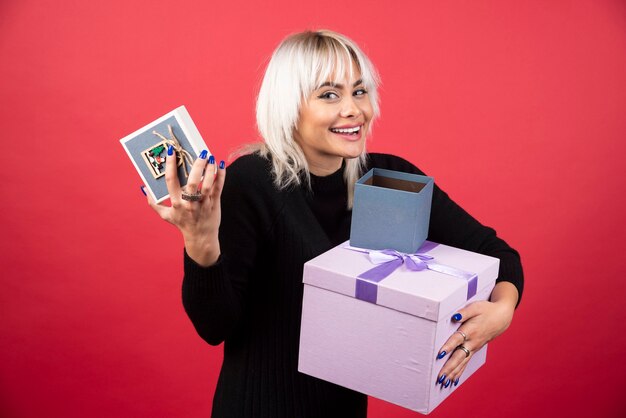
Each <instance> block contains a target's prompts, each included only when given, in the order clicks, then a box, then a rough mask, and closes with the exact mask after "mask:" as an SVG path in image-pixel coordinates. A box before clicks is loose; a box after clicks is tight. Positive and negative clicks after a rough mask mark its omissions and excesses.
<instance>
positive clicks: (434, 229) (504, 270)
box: [371, 154, 524, 305]
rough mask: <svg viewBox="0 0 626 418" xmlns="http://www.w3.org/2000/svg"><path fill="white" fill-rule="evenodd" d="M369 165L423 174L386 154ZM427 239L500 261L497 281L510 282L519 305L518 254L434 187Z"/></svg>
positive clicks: (521, 275)
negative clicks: (516, 294) (517, 297)
mask: <svg viewBox="0 0 626 418" xmlns="http://www.w3.org/2000/svg"><path fill="white" fill-rule="evenodd" d="M371 161H372V166H374V167H381V168H383V166H384V168H388V169H391V170H396V171H403V172H407V173H413V174H421V175H425V174H424V172H422V171H421V170H420V169H418V168H417V167H415V166H414V165H413V164H411V163H409V162H408V161H406V160H404V159H402V158H399V157H395V156H392V155H385V154H371ZM428 239H429V240H431V241H434V242H438V243H441V244H445V245H450V246H453V247H457V248H462V249H465V250H468V251H474V252H477V253H481V254H485V255H489V256H492V257H496V258H498V259H500V269H499V272H498V279H497V280H496V282H503V281H506V282H510V283H512V284H513V285H514V286H515V287H516V288H517V291H518V294H519V299H518V301H517V304H518V305H519V303H520V301H521V300H522V292H523V291H524V272H523V269H522V263H521V260H520V256H519V253H518V252H517V251H516V250H514V249H513V248H511V246H509V245H508V244H507V243H506V242H505V241H504V240H503V239H502V238H500V237H498V235H497V234H496V231H495V230H494V229H493V228H490V227H488V226H484V225H482V224H481V223H480V222H478V221H477V220H476V219H475V218H474V217H472V216H471V215H470V214H469V213H467V212H466V211H465V210H464V209H463V208H462V207H460V206H459V205H458V204H456V203H455V202H454V201H453V200H452V199H451V198H450V197H449V196H448V194H447V193H445V192H444V191H443V190H441V189H440V188H439V186H437V184H436V183H435V187H434V189H433V201H432V208H431V214H430V225H429V229H428Z"/></svg>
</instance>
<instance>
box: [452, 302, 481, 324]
mask: <svg viewBox="0 0 626 418" xmlns="http://www.w3.org/2000/svg"><path fill="white" fill-rule="evenodd" d="M480 305H481V302H474V303H470V304H469V305H467V306H466V307H464V308H462V309H459V310H458V311H456V312H455V313H454V315H452V321H454V322H458V323H460V324H462V323H464V322H465V321H467V320H468V319H471V318H473V317H475V316H476V315H478V314H480V313H481V309H480Z"/></svg>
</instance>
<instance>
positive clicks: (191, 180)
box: [185, 150, 207, 193]
mask: <svg viewBox="0 0 626 418" xmlns="http://www.w3.org/2000/svg"><path fill="white" fill-rule="evenodd" d="M206 156H207V151H206V150H204V151H202V152H201V153H200V155H199V156H198V158H196V161H194V162H193V165H192V166H191V171H190V172H189V177H188V179H187V185H186V186H185V188H186V190H187V193H196V192H197V191H198V187H199V186H200V181H201V180H202V172H203V171H204V168H205V167H206V165H207V159H206Z"/></svg>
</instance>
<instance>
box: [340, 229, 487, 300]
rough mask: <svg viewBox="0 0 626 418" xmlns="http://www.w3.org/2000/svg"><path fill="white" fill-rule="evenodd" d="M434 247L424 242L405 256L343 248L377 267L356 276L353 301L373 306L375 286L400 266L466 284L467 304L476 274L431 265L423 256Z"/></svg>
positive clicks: (475, 285)
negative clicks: (359, 255) (450, 278)
mask: <svg viewBox="0 0 626 418" xmlns="http://www.w3.org/2000/svg"><path fill="white" fill-rule="evenodd" d="M437 245H439V244H436V243H433V242H429V241H426V242H425V243H424V245H422V246H421V247H420V248H419V250H418V252H417V253H415V254H405V253H401V252H399V251H395V250H380V251H377V250H366V249H362V248H355V247H350V246H348V247H346V248H348V249H349V250H352V251H358V252H362V253H366V254H368V256H369V259H370V261H371V262H372V263H373V264H377V266H376V267H374V268H372V269H370V270H367V271H366V272H364V273H361V274H360V275H359V276H357V280H356V289H355V295H354V296H355V297H356V298H357V299H360V300H364V301H367V302H371V303H376V301H377V297H378V283H380V282H381V281H382V280H384V279H385V278H386V277H388V276H389V275H390V274H391V273H393V272H394V271H395V270H396V269H397V268H398V267H400V266H401V265H403V264H404V265H405V266H406V268H407V269H408V270H410V271H421V270H426V269H428V270H432V271H436V272H439V273H443V274H447V275H450V276H454V277H458V278H460V279H464V280H466V281H467V300H469V299H470V298H471V297H472V296H474V295H475V294H476V291H477V287H478V276H477V275H476V274H475V273H471V272H467V271H463V270H459V269H456V268H454V267H450V266H445V265H443V264H437V263H435V262H433V260H434V257H432V256H430V255H428V254H426V252H428V251H430V250H432V249H433V248H435V247H437Z"/></svg>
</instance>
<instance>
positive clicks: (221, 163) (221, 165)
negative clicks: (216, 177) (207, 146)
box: [220, 160, 225, 170]
mask: <svg viewBox="0 0 626 418" xmlns="http://www.w3.org/2000/svg"><path fill="white" fill-rule="evenodd" d="M224 166H225V164H224V160H222V161H220V168H221V169H222V170H223V169H224Z"/></svg>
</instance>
